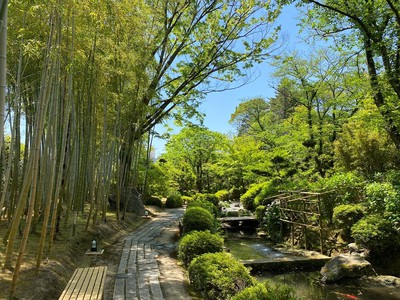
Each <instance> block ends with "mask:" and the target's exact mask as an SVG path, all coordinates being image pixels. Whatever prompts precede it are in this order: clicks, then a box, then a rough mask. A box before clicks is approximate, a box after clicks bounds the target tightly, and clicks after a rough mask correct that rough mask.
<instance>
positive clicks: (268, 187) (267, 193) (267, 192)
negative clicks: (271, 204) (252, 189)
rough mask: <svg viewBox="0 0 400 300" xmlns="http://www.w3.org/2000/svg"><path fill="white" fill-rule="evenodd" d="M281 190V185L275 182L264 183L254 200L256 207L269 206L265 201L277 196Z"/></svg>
mask: <svg viewBox="0 0 400 300" xmlns="http://www.w3.org/2000/svg"><path fill="white" fill-rule="evenodd" d="M280 189H281V187H280V186H279V183H277V182H275V180H270V181H267V182H264V183H263V184H262V187H261V190H260V191H259V193H258V194H257V196H256V197H255V198H254V206H257V205H259V204H267V203H265V201H264V200H265V199H267V198H269V197H272V196H274V195H276V194H277V192H278V191H279V190H280Z"/></svg>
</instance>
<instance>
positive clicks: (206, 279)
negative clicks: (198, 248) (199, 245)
mask: <svg viewBox="0 0 400 300" xmlns="http://www.w3.org/2000/svg"><path fill="white" fill-rule="evenodd" d="M189 279H190V282H191V284H193V286H194V287H195V288H196V289H197V290H198V291H199V292H200V293H201V295H202V296H203V298H204V299H209V300H214V299H215V300H225V299H229V298H230V297H232V296H234V295H235V294H236V293H238V292H239V291H241V290H243V289H245V288H247V287H249V286H252V285H254V283H255V282H254V279H253V278H252V277H251V276H250V272H249V270H248V269H247V268H246V267H245V266H244V265H243V264H241V263H240V262H239V261H237V260H236V259H234V258H233V257H232V256H231V255H230V254H228V253H207V254H203V255H200V256H198V257H197V258H195V259H194V260H193V261H192V262H191V263H190V265H189Z"/></svg>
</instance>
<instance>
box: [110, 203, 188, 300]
mask: <svg viewBox="0 0 400 300" xmlns="http://www.w3.org/2000/svg"><path fill="white" fill-rule="evenodd" d="M183 213H184V210H183V209H171V210H166V211H165V213H162V214H160V215H159V216H157V217H155V218H153V219H151V220H150V221H149V222H146V223H144V224H143V225H141V226H140V227H139V228H138V229H137V230H135V231H134V232H132V233H131V234H129V235H128V236H127V237H126V238H125V241H124V248H123V250H122V256H121V261H120V263H119V267H118V272H117V274H116V278H115V287H114V295H113V300H131V299H132V300H163V299H164V296H163V293H162V290H161V285H160V281H159V277H160V269H159V266H158V263H157V256H158V252H157V249H161V248H162V247H165V246H166V245H163V244H159V243H158V242H157V237H159V236H160V235H161V233H162V232H163V230H164V229H166V228H169V227H171V226H172V225H173V224H176V223H175V222H176V220H177V219H178V218H180V217H181V216H182V215H183Z"/></svg>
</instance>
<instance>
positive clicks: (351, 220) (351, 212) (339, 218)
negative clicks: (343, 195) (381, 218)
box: [333, 204, 365, 238]
mask: <svg viewBox="0 0 400 300" xmlns="http://www.w3.org/2000/svg"><path fill="white" fill-rule="evenodd" d="M364 213H365V208H364V207H363V206H362V205H360V204H342V205H339V206H336V207H335V208H334V209H333V222H334V223H335V224H336V225H337V227H338V228H340V229H342V233H343V237H344V238H349V237H350V234H351V227H352V226H353V225H354V224H355V223H357V222H358V221H359V220H360V219H361V218H362V217H363V216H364Z"/></svg>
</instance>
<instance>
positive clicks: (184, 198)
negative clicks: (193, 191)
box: [182, 196, 193, 204]
mask: <svg viewBox="0 0 400 300" xmlns="http://www.w3.org/2000/svg"><path fill="white" fill-rule="evenodd" d="M182 201H183V203H185V204H188V203H190V202H191V201H193V197H190V196H182Z"/></svg>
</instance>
